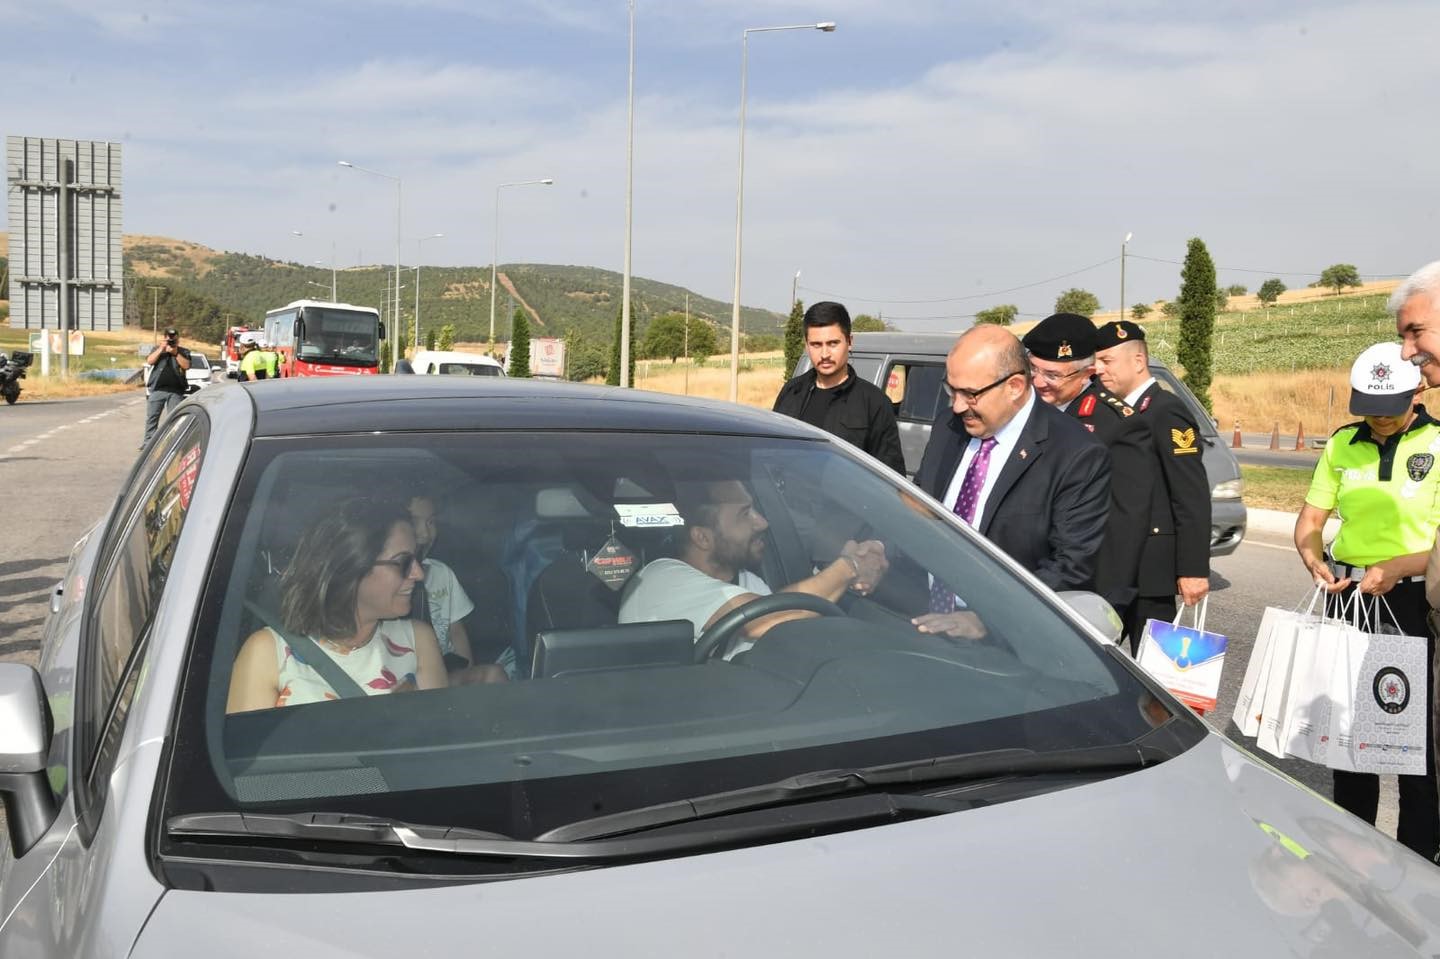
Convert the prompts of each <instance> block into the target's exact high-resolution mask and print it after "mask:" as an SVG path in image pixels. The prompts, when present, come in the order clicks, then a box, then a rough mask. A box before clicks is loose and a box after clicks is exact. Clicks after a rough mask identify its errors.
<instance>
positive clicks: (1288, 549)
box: [1241, 539, 1295, 553]
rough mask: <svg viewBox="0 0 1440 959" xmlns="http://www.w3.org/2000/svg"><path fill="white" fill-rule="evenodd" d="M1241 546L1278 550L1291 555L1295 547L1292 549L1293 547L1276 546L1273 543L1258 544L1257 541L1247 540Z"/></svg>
mask: <svg viewBox="0 0 1440 959" xmlns="http://www.w3.org/2000/svg"><path fill="white" fill-rule="evenodd" d="M1241 545H1243V546H1263V547H1265V548H1266V549H1279V550H1284V551H1285V552H1287V553H1293V552H1295V547H1293V546H1277V545H1276V544H1275V543H1261V542H1258V541H1256V540H1253V539H1247V540H1246V541H1245V542H1244V543H1243V544H1241Z"/></svg>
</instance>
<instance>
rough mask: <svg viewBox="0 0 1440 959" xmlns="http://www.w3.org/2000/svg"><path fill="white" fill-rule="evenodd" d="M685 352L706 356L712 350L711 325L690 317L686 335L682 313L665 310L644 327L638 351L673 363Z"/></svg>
mask: <svg viewBox="0 0 1440 959" xmlns="http://www.w3.org/2000/svg"><path fill="white" fill-rule="evenodd" d="M687 350H688V352H689V355H691V356H696V355H700V356H707V357H708V356H710V355H711V354H713V353H714V352H715V328H714V327H712V326H711V325H710V324H709V323H706V322H705V321H704V320H702V319H700V318H699V317H691V318H690V331H689V336H688V337H687V336H686V331H685V314H683V313H666V314H665V315H664V316H657V317H656V318H655V319H654V320H653V321H651V323H650V326H649V327H648V328H647V329H646V330H645V341H644V343H642V344H641V346H640V351H641V353H643V354H644V355H645V357H646V358H647V359H664V358H666V357H668V358H669V359H670V362H671V363H674V362H675V361H676V360H678V359H679V358H680V357H682V356H684V355H686V352H687Z"/></svg>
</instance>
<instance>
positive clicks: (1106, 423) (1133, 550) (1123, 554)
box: [1021, 313, 1159, 619]
mask: <svg viewBox="0 0 1440 959" xmlns="http://www.w3.org/2000/svg"><path fill="white" fill-rule="evenodd" d="M1021 343H1023V344H1024V346H1025V349H1026V351H1027V352H1028V353H1029V362H1030V382H1031V383H1032V384H1033V385H1034V387H1035V393H1036V395H1038V396H1039V397H1040V399H1041V400H1043V401H1044V402H1046V403H1049V404H1050V405H1051V406H1054V407H1056V408H1057V409H1060V410H1063V411H1064V412H1066V413H1068V414H1069V415H1070V416H1072V417H1074V418H1075V419H1077V420H1079V421H1080V424H1081V425H1082V426H1084V427H1085V428H1086V429H1087V430H1089V431H1090V432H1091V433H1094V434H1095V436H1096V438H1097V439H1099V440H1100V442H1102V443H1104V444H1105V447H1106V449H1108V450H1109V451H1110V511H1109V514H1108V515H1107V517H1106V523H1105V540H1104V543H1103V545H1102V546H1101V548H1100V553H1099V555H1098V556H1097V557H1096V566H1095V590H1096V592H1098V593H1099V594H1100V595H1101V596H1103V597H1105V599H1106V600H1107V601H1108V602H1109V603H1110V605H1111V606H1114V607H1115V611H1116V612H1118V613H1119V614H1120V616H1121V618H1122V619H1123V618H1124V617H1125V614H1126V613H1127V612H1128V611H1129V609H1130V607H1131V606H1132V605H1134V602H1135V598H1136V595H1137V592H1136V590H1137V586H1136V584H1137V583H1138V581H1139V577H1140V556H1141V553H1142V552H1143V550H1144V546H1145V541H1146V539H1147V536H1148V533H1149V525H1150V500H1151V494H1152V491H1153V489H1154V487H1155V484H1156V482H1157V480H1158V475H1157V474H1158V471H1159V464H1158V463H1157V462H1156V459H1155V453H1154V446H1153V444H1152V442H1151V439H1150V428H1149V426H1148V425H1147V424H1146V423H1144V422H1143V421H1142V420H1141V419H1140V417H1139V416H1137V415H1136V414H1135V409H1134V407H1132V406H1130V405H1129V404H1127V403H1126V402H1125V401H1124V400H1123V399H1121V398H1120V397H1118V396H1116V395H1115V394H1114V393H1111V392H1109V391H1108V390H1106V389H1104V388H1103V387H1102V386H1101V385H1100V384H1099V383H1098V382H1096V380H1095V378H1094V372H1095V344H1096V331H1095V324H1094V323H1092V322H1091V321H1090V319H1089V318H1088V317H1084V316H1079V315H1077V314H1075V313H1056V314H1055V315H1054V316H1051V317H1047V318H1046V319H1044V320H1041V321H1040V322H1039V323H1038V324H1036V326H1035V327H1034V328H1033V329H1031V330H1030V332H1028V333H1026V334H1025V336H1024V338H1023V339H1022V340H1021Z"/></svg>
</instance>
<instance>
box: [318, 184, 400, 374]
mask: <svg viewBox="0 0 1440 959" xmlns="http://www.w3.org/2000/svg"><path fill="white" fill-rule="evenodd" d="M340 165H341V166H343V167H349V168H350V169H352V170H359V171H360V172H361V173H368V174H370V175H371V176H378V177H384V178H385V179H386V180H394V181H395V309H394V312H393V314H392V315H391V317H390V325H391V327H393V329H391V330H390V368H391V369H394V368H395V364H396V363H399V362H400V236H401V229H402V227H403V219H402V211H403V210H404V196H405V194H404V185H403V184H402V183H401V180H400V178H399V177H398V176H392V175H390V174H389V173H381V172H380V171H379V170H370V169H367V168H366V167H363V166H356V165H355V164H353V163H351V162H349V161H348V160H341V161H340ZM330 281H331V284H332V285H333V284H334V281H335V275H334V273H333V272H332V273H331V275H330Z"/></svg>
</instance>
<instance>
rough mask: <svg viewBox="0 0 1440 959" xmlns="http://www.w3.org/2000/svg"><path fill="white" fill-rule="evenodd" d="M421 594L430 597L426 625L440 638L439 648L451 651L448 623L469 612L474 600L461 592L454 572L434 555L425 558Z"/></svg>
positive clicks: (461, 589)
mask: <svg viewBox="0 0 1440 959" xmlns="http://www.w3.org/2000/svg"><path fill="white" fill-rule="evenodd" d="M425 596H426V598H427V599H429V601H430V625H431V627H432V628H434V630H435V638H436V639H438V640H439V641H440V652H441V654H442V655H443V654H444V653H453V652H454V651H455V646H454V644H453V643H451V642H450V624H451V623H454V622H457V621H458V620H462V619H464V618H465V617H466V616H469V615H470V612H471V611H472V610H473V609H474V608H475V604H474V603H472V602H470V597H469V596H467V595H465V590H464V589H463V588H462V587H461V586H460V581H459V580H458V579H456V578H455V572H454V571H453V570H452V569H451V568H450V567H449V566H446V565H445V564H444V563H442V562H440V561H439V560H438V559H427V560H425Z"/></svg>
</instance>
